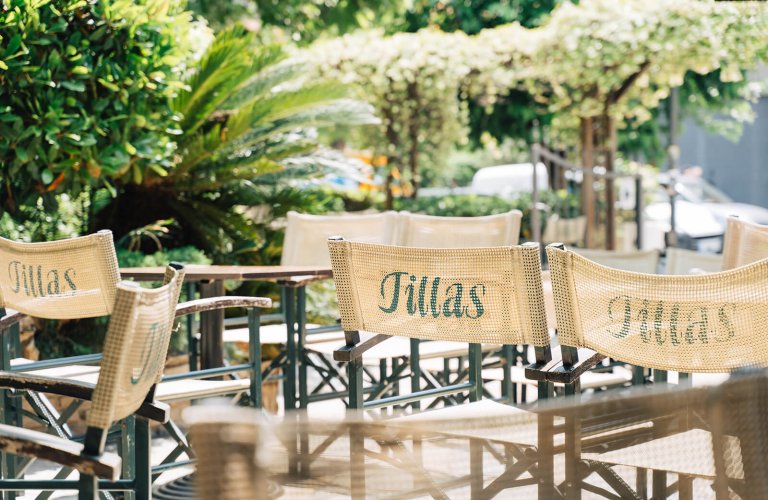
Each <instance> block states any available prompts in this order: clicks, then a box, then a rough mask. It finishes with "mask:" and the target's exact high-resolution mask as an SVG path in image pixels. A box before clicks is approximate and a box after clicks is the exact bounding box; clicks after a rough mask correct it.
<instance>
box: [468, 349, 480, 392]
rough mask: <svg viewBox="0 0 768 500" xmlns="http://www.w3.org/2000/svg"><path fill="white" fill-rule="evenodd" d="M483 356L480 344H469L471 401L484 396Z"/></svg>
mask: <svg viewBox="0 0 768 500" xmlns="http://www.w3.org/2000/svg"><path fill="white" fill-rule="evenodd" d="M482 371H483V358H482V351H481V350H480V344H469V383H470V384H472V389H470V390H469V391H470V392H469V400H470V401H473V402H474V401H480V400H481V399H482V398H483V374H482Z"/></svg>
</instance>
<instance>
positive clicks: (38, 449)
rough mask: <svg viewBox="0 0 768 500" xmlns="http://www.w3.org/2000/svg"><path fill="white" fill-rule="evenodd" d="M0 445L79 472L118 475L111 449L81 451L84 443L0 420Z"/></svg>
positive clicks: (113, 478)
mask: <svg viewBox="0 0 768 500" xmlns="http://www.w3.org/2000/svg"><path fill="white" fill-rule="evenodd" d="M0 449H2V450H3V451H5V452H8V453H11V454H14V455H21V456H25V457H34V458H40V459H43V460H50V461H52V462H56V463H57V464H59V465H63V466H66V467H71V468H73V469H76V470H77V471H79V472H80V473H83V474H88V475H91V476H97V477H100V478H104V479H109V480H111V481H116V480H117V479H118V478H119V477H120V466H121V460H120V457H119V456H118V455H115V454H114V453H104V454H102V455H100V456H86V455H83V454H82V453H83V445H82V444H80V443H77V442H75V441H70V440H68V439H62V438H60V437H58V436H52V435H51V434H46V433H43V432H39V431H33V430H31V429H22V428H20V427H15V426H12V425H5V424H0Z"/></svg>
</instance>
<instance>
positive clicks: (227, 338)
mask: <svg viewBox="0 0 768 500" xmlns="http://www.w3.org/2000/svg"><path fill="white" fill-rule="evenodd" d="M319 327H320V325H316V324H313V323H308V324H307V329H312V328H319ZM223 338H224V342H241V343H245V344H247V343H248V339H249V338H250V337H249V334H248V328H232V329H229V330H224V337H223ZM259 338H260V339H261V343H262V344H286V343H287V342H288V327H287V326H286V324H285V323H277V324H274V325H262V326H260V327H259ZM339 339H344V332H341V331H338V332H323V333H312V334H309V335H307V336H306V338H305V343H307V344H313V343H316V342H326V341H329V340H339Z"/></svg>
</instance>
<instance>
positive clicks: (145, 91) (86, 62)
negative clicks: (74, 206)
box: [0, 0, 201, 214]
mask: <svg viewBox="0 0 768 500" xmlns="http://www.w3.org/2000/svg"><path fill="white" fill-rule="evenodd" d="M183 5H184V1H183V0H136V1H134V2H128V1H116V0H112V1H109V0H98V1H96V0H55V1H32V0H6V1H4V2H3V3H2V8H0V173H2V176H1V177H2V180H0V188H1V189H0V210H7V211H9V212H10V213H12V214H18V211H19V210H20V207H22V206H33V207H34V206H37V200H38V199H39V198H42V199H43V200H44V202H45V206H46V208H47V209H48V211H49V212H52V211H54V209H55V206H56V198H55V194H56V193H62V192H67V193H69V194H70V195H71V196H77V195H78V193H79V192H80V191H81V190H82V189H83V188H84V187H85V186H102V185H107V186H109V185H110V184H111V183H112V182H113V180H114V179H120V178H125V179H129V180H130V181H133V182H140V181H141V180H142V179H144V178H147V177H150V178H160V177H162V176H164V175H166V169H167V167H169V166H170V164H171V161H172V158H173V155H174V142H173V134H175V133H176V132H175V130H176V129H177V128H178V127H177V125H176V121H177V117H176V116H175V115H174V113H173V112H172V109H171V107H170V98H171V97H172V96H173V95H174V94H175V93H176V92H177V91H178V89H179V88H180V87H181V78H182V76H183V75H182V70H183V68H184V67H185V66H186V65H188V64H189V62H190V60H191V58H192V55H193V53H194V47H193V45H192V43H196V40H199V39H200V38H201V37H200V36H199V35H197V34H196V33H195V30H194V29H192V28H193V27H194V26H193V23H192V21H191V16H190V14H189V13H186V12H183V11H182V7H183ZM193 38H194V40H193Z"/></svg>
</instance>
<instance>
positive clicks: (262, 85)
mask: <svg viewBox="0 0 768 500" xmlns="http://www.w3.org/2000/svg"><path fill="white" fill-rule="evenodd" d="M304 71H306V68H305V67H304V66H303V65H302V64H300V63H298V62H297V61H286V62H284V63H281V64H276V65H275V66H274V67H267V68H264V69H262V70H261V71H259V72H257V73H255V74H254V75H253V76H252V77H251V78H250V79H248V81H247V82H245V83H244V84H243V85H241V86H240V88H238V89H237V91H236V92H234V93H233V94H232V96H231V97H230V98H229V99H228V100H227V101H226V102H224V103H223V104H222V108H223V109H238V108H240V107H241V106H243V105H245V104H247V103H249V102H251V101H253V100H254V99H256V98H258V97H259V96H262V95H264V94H267V93H268V92H270V91H272V89H274V88H275V87H277V86H279V85H281V84H284V83H286V82H289V81H291V80H294V79H296V78H297V77H298V76H300V75H301V74H302V73H303V72H304Z"/></svg>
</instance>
